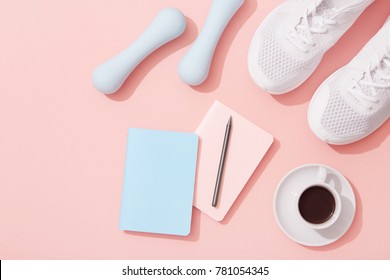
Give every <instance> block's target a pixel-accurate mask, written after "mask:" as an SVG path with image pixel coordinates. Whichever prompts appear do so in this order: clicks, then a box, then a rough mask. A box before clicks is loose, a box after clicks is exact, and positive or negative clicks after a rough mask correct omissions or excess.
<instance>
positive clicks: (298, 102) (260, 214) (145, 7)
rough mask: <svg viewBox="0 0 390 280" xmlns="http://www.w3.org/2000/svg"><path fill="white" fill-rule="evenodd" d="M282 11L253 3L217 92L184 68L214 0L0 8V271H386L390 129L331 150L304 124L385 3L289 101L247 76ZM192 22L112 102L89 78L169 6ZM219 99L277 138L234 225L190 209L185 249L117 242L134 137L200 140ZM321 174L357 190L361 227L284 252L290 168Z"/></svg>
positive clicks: (232, 36)
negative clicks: (352, 263)
mask: <svg viewBox="0 0 390 280" xmlns="http://www.w3.org/2000/svg"><path fill="white" fill-rule="evenodd" d="M281 2H282V0H273V1H265V0H264V1H254V0H246V2H245V4H244V6H243V7H242V8H241V9H240V10H239V12H238V13H237V14H236V16H235V17H234V18H233V20H232V21H231V24H230V25H229V26H228V28H227V29H226V32H225V33H224V35H223V37H222V39H221V41H220V44H219V45H218V48H217V50H216V54H215V57H214V61H213V65H212V68H211V73H210V76H209V79H208V80H207V81H206V83H204V84H203V85H201V86H198V87H194V88H192V87H189V86H187V85H186V84H184V83H183V82H181V81H180V80H179V78H178V75H177V73H176V69H177V65H178V63H179V60H180V59H181V57H183V55H184V53H185V52H186V50H187V49H188V48H189V46H190V44H191V43H192V42H193V41H194V40H195V38H196V35H197V34H198V32H199V31H200V29H201V28H202V26H203V23H204V21H205V18H206V16H207V11H208V8H209V5H210V1H181V0H165V1H162V0H161V1H141V0H134V1H128V0H127V1H125V0H111V1H103V0H95V1H74V0H72V1H50V0H36V1H20V0H19V1H2V4H1V10H0V85H1V93H0V129H1V132H0V133H1V134H0V259H389V258H390V238H389V236H390V225H389V223H388V215H389V214H390V186H389V179H388V176H389V166H390V157H389V154H390V138H389V134H390V123H389V122H387V123H386V124H385V125H384V126H382V127H381V128H380V129H379V130H377V131H376V132H375V133H374V134H372V135H371V136H370V137H368V138H366V139H364V140H362V141H360V142H358V143H355V144H351V145H348V146H344V147H332V146H329V145H327V144H325V143H322V142H320V141H319V140H317V139H316V138H315V136H314V135H313V134H312V133H311V132H310V130H309V128H308V125H307V121H306V112H307V107H308V103H309V101H310V98H311V96H312V94H313V92H314V91H315V89H316V88H317V87H318V86H319V85H320V83H321V82H322V81H323V80H324V79H325V78H326V77H327V76H328V75H330V74H331V73H332V72H333V71H335V70H336V69H338V68H339V67H341V66H342V65H344V64H346V63H347V62H348V61H349V60H350V59H351V58H353V57H354V55H355V54H356V53H357V52H358V51H359V50H360V49H361V47H362V46H363V45H364V44H365V43H366V42H367V41H368V40H369V39H370V37H372V36H373V34H375V32H376V31H377V30H379V28H380V27H381V26H382V24H383V22H384V21H385V19H386V18H387V17H388V16H389V14H390V2H389V1H388V0H377V1H376V3H374V4H373V5H372V6H371V7H369V8H368V9H367V10H366V11H365V12H364V14H363V15H362V16H361V18H360V19H359V20H358V21H357V22H356V24H355V25H354V26H353V28H352V29H350V30H349V32H348V33H347V34H346V36H344V37H343V38H342V39H341V40H340V41H339V42H338V43H337V45H336V46H335V47H334V48H333V49H332V50H330V51H329V52H328V53H327V54H326V56H325V57H324V59H323V61H322V63H321V65H320V66H319V68H318V69H317V71H316V72H315V73H314V75H312V77H311V78H310V79H309V80H308V81H307V82H306V83H305V84H304V85H302V86H301V87H300V88H298V89H297V90H295V91H294V92H291V93H290V94H288V95H284V96H279V97H273V96H270V95H269V94H267V93H265V92H263V91H262V90H260V89H259V88H258V87H256V85H255V84H254V82H252V80H251V79H250V77H249V74H248V71H247V62H246V59H247V51H248V48H249V44H250V41H251V37H252V35H253V34H254V32H255V30H256V28H257V26H258V25H259V23H260V22H261V21H262V20H263V18H264V17H265V16H266V15H267V14H268V13H269V12H270V11H271V10H272V8H274V7H275V6H276V5H278V4H279V3H281ZM166 6H173V7H177V8H179V9H181V10H182V11H183V13H184V14H185V15H186V16H187V17H188V18H187V21H188V27H187V30H186V31H185V33H184V35H183V36H181V37H179V38H178V39H177V40H175V41H173V42H171V43H169V44H167V45H165V46H164V47H162V48H161V49H159V50H158V51H157V52H155V53H154V54H152V55H151V56H150V57H148V58H147V59H146V60H145V61H144V62H143V63H142V64H141V65H139V67H138V68H137V69H136V70H135V71H134V72H133V73H132V75H131V76H130V78H129V79H128V81H127V82H126V83H125V85H124V86H123V88H122V89H121V90H120V91H119V92H117V93H116V94H115V95H112V96H105V95H103V94H101V93H99V92H97V91H96V90H95V89H94V88H93V86H92V83H91V74H92V71H93V69H94V68H95V67H96V66H97V65H98V64H100V63H101V62H103V61H104V60H106V59H107V58H109V57H111V56H112V55H114V54H116V53H117V52H118V51H120V50H122V49H123V48H125V47H126V46H127V45H129V44H130V43H131V42H132V41H133V40H135V39H136V38H137V37H138V36H139V35H140V34H141V33H142V32H143V30H144V29H145V28H146V26H147V25H148V24H149V22H150V21H151V19H152V18H153V17H154V16H155V15H156V13H157V12H158V11H159V10H160V9H161V8H163V7H166ZM214 100H220V101H221V102H223V103H224V104H226V105H227V106H229V107H231V108H233V109H234V110H236V111H237V112H238V113H240V114H242V115H243V116H245V117H246V118H248V119H249V120H251V121H253V122H254V123H256V124H258V125H259V126H261V127H262V128H264V129H265V130H267V131H268V132H270V133H271V134H272V135H273V136H274V137H275V139H276V140H275V143H274V144H273V146H272V147H271V149H270V151H269V153H268V154H267V155H266V157H265V159H264V161H263V162H262V163H261V165H260V166H259V168H258V169H257V170H256V171H255V173H254V175H253V176H252V178H251V179H250V181H249V183H248V184H247V186H246V187H245V189H244V191H243V192H242V193H241V195H240V196H239V198H238V200H237V201H236V203H235V204H234V205H233V207H232V209H231V211H230V212H229V213H228V215H227V217H226V219H225V220H224V221H223V222H222V223H218V222H215V221H213V220H212V219H210V218H209V217H207V216H206V215H204V214H201V213H200V212H199V211H198V210H196V209H194V213H193V225H192V232H191V235H190V236H188V237H171V236H162V235H161V236H158V235H152V234H142V233H125V232H123V231H120V230H119V229H118V223H119V208H120V199H121V189H122V178H123V165H124V157H125V144H126V133H127V128H128V127H144V128H153V129H169V130H177V131H195V129H196V127H197V126H198V124H199V123H200V121H201V119H202V118H203V116H204V115H205V113H206V112H207V110H208V108H209V107H210V106H211V104H212V102H213V101H214ZM312 162H319V163H324V164H327V165H330V166H332V167H334V168H336V169H338V170H339V171H340V172H342V173H343V174H344V175H345V176H346V177H347V178H348V179H349V180H350V182H351V183H352V184H353V187H354V191H355V195H356V198H357V212H356V218H355V220H354V222H353V224H352V227H351V228H350V230H349V231H348V232H347V233H346V235H344V236H343V237H342V238H341V239H339V240H338V241H337V242H335V243H333V244H331V245H328V246H325V247H320V248H309V247H305V246H301V245H299V244H297V243H295V242H293V241H291V240H290V239H288V238H287V237H286V236H285V235H284V234H283V233H282V231H281V230H280V229H279V227H278V225H277V224H276V221H275V219H274V214H273V209H272V203H273V196H274V191H275V188H276V185H277V183H278V182H279V180H280V179H281V178H282V176H283V175H284V174H285V173H286V172H288V171H289V170H291V169H292V168H294V167H296V166H298V165H300V164H304V163H312Z"/></svg>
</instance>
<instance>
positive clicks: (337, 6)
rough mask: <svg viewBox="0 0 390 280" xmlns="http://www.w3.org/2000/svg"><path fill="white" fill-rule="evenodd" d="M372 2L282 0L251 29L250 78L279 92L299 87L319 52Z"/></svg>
mask: <svg viewBox="0 0 390 280" xmlns="http://www.w3.org/2000/svg"><path fill="white" fill-rule="evenodd" d="M372 2H374V0H287V1H285V2H284V3H282V4H281V5H280V6H278V7H277V8H275V9H274V10H273V11H272V12H271V13H270V14H269V15H268V16H267V17H266V18H265V20H264V21H263V22H262V24H261V25H260V26H259V28H258V29H257V31H256V33H255V35H254V37H253V39H252V43H251V46H250V49H249V54H248V68H249V72H250V74H251V76H252V79H253V80H254V81H255V82H256V83H257V85H258V86H260V87H261V88H263V89H264V90H266V91H268V92H270V93H273V94H281V93H286V92H289V91H291V90H293V89H295V88H297V87H298V86H299V85H301V84H302V83H303V82H304V81H305V80H306V79H307V78H308V77H309V76H310V75H311V74H312V73H313V72H314V70H315V69H316V68H317V66H318V64H319V63H320V61H321V59H322V57H323V55H324V53H325V52H326V51H327V50H328V49H330V48H331V47H332V46H333V45H334V44H335V43H336V42H337V41H338V40H339V38H340V37H341V36H342V35H343V34H344V33H345V32H346V31H347V30H348V29H349V28H350V27H351V25H352V24H353V23H354V22H355V20H356V19H357V18H358V17H359V15H360V14H361V13H362V12H363V11H364V9H365V8H366V7H368V6H369V5H370V4H371V3H372Z"/></svg>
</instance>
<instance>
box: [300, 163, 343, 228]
mask: <svg viewBox="0 0 390 280" xmlns="http://www.w3.org/2000/svg"><path fill="white" fill-rule="evenodd" d="M326 179H327V170H326V168H324V167H322V166H320V167H319V169H318V175H317V178H316V180H313V182H309V183H307V184H306V185H305V186H304V187H303V188H302V189H301V191H300V192H299V193H297V195H296V197H297V203H296V205H297V207H296V211H298V216H299V217H300V218H301V220H302V222H303V223H304V224H306V225H307V226H309V227H311V228H313V229H325V228H328V227H330V226H331V225H333V224H334V223H335V222H336V220H337V219H338V218H339V216H340V212H341V198H340V194H339V193H338V192H337V190H336V189H335V188H334V186H333V185H331V184H329V183H327V182H326Z"/></svg>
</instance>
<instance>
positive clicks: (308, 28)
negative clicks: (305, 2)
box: [286, 0, 364, 53]
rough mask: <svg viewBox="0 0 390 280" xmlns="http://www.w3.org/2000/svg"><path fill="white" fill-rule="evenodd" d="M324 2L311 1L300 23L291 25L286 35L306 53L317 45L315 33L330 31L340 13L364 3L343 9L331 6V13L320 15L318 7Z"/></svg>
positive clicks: (320, 0) (357, 3) (319, 0)
mask: <svg viewBox="0 0 390 280" xmlns="http://www.w3.org/2000/svg"><path fill="white" fill-rule="evenodd" d="M323 2H324V1H323V0H315V1H313V2H311V3H310V5H309V7H308V8H307V9H306V11H305V14H304V15H303V16H302V17H301V18H300V21H299V23H298V24H297V25H295V26H293V25H291V26H290V28H289V32H288V33H287V35H286V36H287V39H288V40H289V41H290V42H291V43H292V44H293V45H295V46H296V47H297V48H298V49H299V50H301V51H302V52H304V53H308V52H309V51H310V47H315V46H316V44H315V43H314V40H313V36H314V35H315V34H323V33H326V32H328V29H329V27H330V26H334V25H336V24H337V21H336V18H337V17H338V16H339V15H340V14H343V13H345V12H348V11H350V10H353V9H354V8H359V7H360V6H361V5H362V2H356V3H353V4H351V5H348V6H346V7H343V8H341V9H336V8H331V7H329V8H328V9H327V10H330V14H329V13H322V14H321V15H319V14H317V9H318V7H319V6H320V5H321V4H322V3H323ZM363 4H364V3H363Z"/></svg>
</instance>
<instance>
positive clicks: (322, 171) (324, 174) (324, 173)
mask: <svg viewBox="0 0 390 280" xmlns="http://www.w3.org/2000/svg"><path fill="white" fill-rule="evenodd" d="M327 176H328V171H327V170H326V168H325V167H323V166H320V167H319V168H318V177H317V178H318V181H320V182H322V183H325V182H326V177H327Z"/></svg>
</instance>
